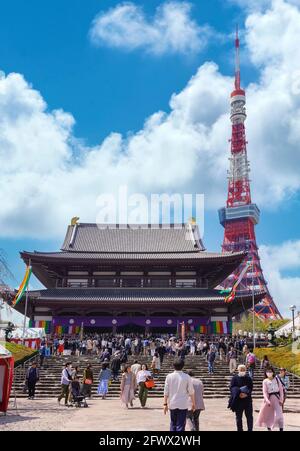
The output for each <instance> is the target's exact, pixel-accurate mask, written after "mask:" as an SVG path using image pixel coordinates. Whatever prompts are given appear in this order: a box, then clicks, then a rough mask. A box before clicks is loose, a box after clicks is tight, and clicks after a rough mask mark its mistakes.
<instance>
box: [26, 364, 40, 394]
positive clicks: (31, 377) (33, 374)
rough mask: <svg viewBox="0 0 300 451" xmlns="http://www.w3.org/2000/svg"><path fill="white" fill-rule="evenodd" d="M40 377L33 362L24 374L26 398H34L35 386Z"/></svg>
mask: <svg viewBox="0 0 300 451" xmlns="http://www.w3.org/2000/svg"><path fill="white" fill-rule="evenodd" d="M39 378H40V374H39V370H38V368H37V365H36V362H33V363H32V365H31V367H30V368H28V370H27V374H26V382H27V386H28V399H34V395H35V386H36V383H37V382H38V380H39Z"/></svg>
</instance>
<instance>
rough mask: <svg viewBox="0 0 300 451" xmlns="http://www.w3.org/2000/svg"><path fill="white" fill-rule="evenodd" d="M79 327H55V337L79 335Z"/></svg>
mask: <svg viewBox="0 0 300 451" xmlns="http://www.w3.org/2000/svg"><path fill="white" fill-rule="evenodd" d="M80 330H81V327H80V326H55V329H54V332H55V334H56V335H79V334H80Z"/></svg>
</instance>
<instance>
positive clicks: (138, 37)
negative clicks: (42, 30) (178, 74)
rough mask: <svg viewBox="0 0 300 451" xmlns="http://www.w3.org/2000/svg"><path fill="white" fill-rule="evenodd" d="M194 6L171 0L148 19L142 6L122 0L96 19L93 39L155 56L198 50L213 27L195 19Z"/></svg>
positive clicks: (103, 43)
mask: <svg viewBox="0 0 300 451" xmlns="http://www.w3.org/2000/svg"><path fill="white" fill-rule="evenodd" d="M191 7H192V5H191V4H190V3H188V2H184V1H183V2H179V1H168V2H165V3H163V4H161V5H160V6H158V8H157V9H156V12H155V15H154V17H153V18H151V19H148V18H147V16H146V14H145V12H144V10H143V8H142V7H140V6H137V5H135V4H134V3H132V2H125V3H121V4H119V5H117V6H116V7H114V8H111V9H110V10H108V11H106V12H102V13H100V14H99V15H98V16H97V17H96V18H95V19H94V21H93V24H92V27H91V30H90V39H91V41H92V43H93V44H95V45H99V46H100V45H107V46H109V47H115V48H120V49H123V50H128V51H131V50H136V49H145V50H146V51H147V52H149V53H152V54H155V55H162V54H165V53H183V54H186V53H193V52H198V51H199V50H201V49H202V48H203V47H204V46H205V45H206V43H207V39H208V36H209V35H210V33H211V29H210V27H208V26H199V25H198V24H197V23H196V22H195V21H194V20H193V19H192V18H191Z"/></svg>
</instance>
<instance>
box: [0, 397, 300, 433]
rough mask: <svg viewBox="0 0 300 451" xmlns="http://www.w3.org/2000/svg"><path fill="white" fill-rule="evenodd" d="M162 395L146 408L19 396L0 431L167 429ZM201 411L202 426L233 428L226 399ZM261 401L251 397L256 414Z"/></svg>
mask: <svg viewBox="0 0 300 451" xmlns="http://www.w3.org/2000/svg"><path fill="white" fill-rule="evenodd" d="M162 403H163V401H162V399H149V400H148V408H147V409H145V410H142V409H140V408H139V402H138V400H137V401H135V406H134V408H132V409H129V410H126V409H124V408H122V407H121V406H120V402H119V400H117V399H114V400H105V401H102V400H99V399H95V400H91V401H89V408H88V409H83V408H80V409H76V408H66V407H64V406H63V405H62V406H58V404H57V402H56V400H54V399H45V400H36V401H28V400H26V399H23V400H21V399H20V400H18V402H17V405H18V414H19V415H17V414H16V411H15V410H14V409H13V405H12V403H11V408H10V410H9V412H8V414H7V416H6V417H0V431H5V430H9V431H24V430H25V431H26V430H29V431H32V430H35V431H49V430H51V431H78V430H79V431H80V430H82V431H145V430H146V431H168V428H169V416H164V414H163V412H162V408H161V406H162ZM205 404H206V410H205V411H204V412H202V413H201V423H200V427H201V430H206V431H222V430H223V431H224V430H227V431H230V430H235V422H234V414H233V413H232V412H231V411H230V410H228V409H227V400H226V399H207V400H206V401H205ZM260 404H261V401H256V400H255V401H254V410H255V412H254V418H255V419H256V418H257V415H258V412H257V410H258V409H259V406H260ZM286 410H287V412H286V413H285V430H289V431H300V400H288V401H287V403H286Z"/></svg>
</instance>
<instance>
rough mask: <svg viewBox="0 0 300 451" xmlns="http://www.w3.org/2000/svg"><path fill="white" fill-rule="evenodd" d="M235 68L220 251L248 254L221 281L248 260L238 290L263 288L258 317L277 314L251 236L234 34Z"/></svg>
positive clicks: (252, 211)
mask: <svg viewBox="0 0 300 451" xmlns="http://www.w3.org/2000/svg"><path fill="white" fill-rule="evenodd" d="M235 47H236V70H235V86H234V91H233V92H232V94H231V122H232V138H231V157H230V159H229V160H230V169H229V171H228V197H227V206H226V207H225V208H222V209H220V210H219V217H220V223H221V224H222V226H223V227H224V229H225V233H224V242H223V246H222V251H223V252H231V251H234V252H239V251H247V252H248V255H247V257H246V259H245V261H244V262H243V263H242V264H241V266H240V267H239V268H238V269H237V270H236V271H235V272H234V273H233V274H232V275H231V276H229V277H228V278H227V279H226V280H225V281H224V282H223V283H222V286H223V287H224V288H231V287H232V285H233V283H234V282H235V281H236V279H237V278H238V276H239V274H240V272H241V271H242V269H243V268H244V266H245V264H246V263H247V262H249V261H250V262H251V266H249V269H248V271H247V272H246V273H245V275H244V277H243V279H242V281H241V283H240V285H239V287H238V291H251V292H252V291H253V290H255V291H263V292H265V293H266V295H265V297H264V299H263V300H262V301H261V302H260V303H259V304H258V305H257V306H256V307H255V310H256V314H257V315H258V316H260V317H262V318H270V319H271V318H280V317H281V315H280V312H279V310H278V309H277V307H276V305H275V303H274V301H273V299H272V297H271V295H270V292H269V290H268V287H267V283H266V281H265V279H264V275H263V272H262V268H261V265H260V258H259V255H258V247H257V244H256V238H255V230H254V228H255V225H256V224H258V222H259V216H260V211H259V209H258V207H257V205H256V204H254V203H252V202H251V191H250V179H249V172H250V168H249V160H248V157H247V141H246V133H245V120H246V117H247V116H246V108H245V105H246V94H245V91H244V90H243V89H241V84H240V80H241V78H240V51H239V50H240V41H239V35H238V30H237V34H236V41H235Z"/></svg>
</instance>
